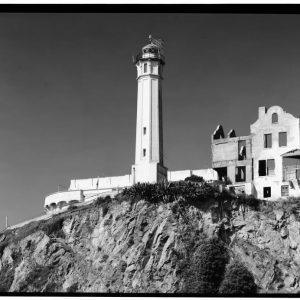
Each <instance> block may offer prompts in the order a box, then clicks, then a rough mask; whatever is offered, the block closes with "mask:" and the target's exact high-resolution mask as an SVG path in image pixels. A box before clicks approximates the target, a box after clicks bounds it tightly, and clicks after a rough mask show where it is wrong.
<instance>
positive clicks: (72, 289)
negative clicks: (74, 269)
mask: <svg viewBox="0 0 300 300" xmlns="http://www.w3.org/2000/svg"><path fill="white" fill-rule="evenodd" d="M77 290H78V283H77V282H76V283H73V284H72V285H70V286H69V287H68V288H67V290H66V292H67V293H76V292H77Z"/></svg>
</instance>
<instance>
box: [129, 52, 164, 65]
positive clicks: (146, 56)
mask: <svg viewBox="0 0 300 300" xmlns="http://www.w3.org/2000/svg"><path fill="white" fill-rule="evenodd" d="M149 58H151V59H153V60H160V61H161V62H162V64H164V63H165V56H164V55H162V54H161V53H139V54H137V55H136V56H133V63H134V64H135V63H136V62H137V61H139V60H146V59H149Z"/></svg>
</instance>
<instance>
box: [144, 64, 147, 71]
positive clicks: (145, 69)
mask: <svg viewBox="0 0 300 300" xmlns="http://www.w3.org/2000/svg"><path fill="white" fill-rule="evenodd" d="M144 73H147V64H144Z"/></svg>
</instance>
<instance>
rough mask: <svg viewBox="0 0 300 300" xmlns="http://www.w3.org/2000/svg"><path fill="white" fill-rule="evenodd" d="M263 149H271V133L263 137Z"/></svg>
mask: <svg viewBox="0 0 300 300" xmlns="http://www.w3.org/2000/svg"><path fill="white" fill-rule="evenodd" d="M264 147H265V148H272V134H271V133H268V134H265V135H264Z"/></svg>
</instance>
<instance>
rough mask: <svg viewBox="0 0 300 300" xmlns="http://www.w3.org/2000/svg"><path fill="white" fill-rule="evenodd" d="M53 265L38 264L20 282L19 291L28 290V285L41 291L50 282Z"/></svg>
mask: <svg viewBox="0 0 300 300" xmlns="http://www.w3.org/2000/svg"><path fill="white" fill-rule="evenodd" d="M52 269H53V267H50V266H46V267H45V266H40V265H37V266H35V268H34V269H33V270H32V271H31V272H30V273H29V274H28V275H27V277H26V278H25V279H24V280H23V282H22V283H21V284H20V288H19V291H20V292H26V291H28V286H32V287H33V288H34V289H35V290H38V291H41V290H42V288H43V287H44V286H45V285H46V284H47V283H48V279H49V275H50V273H51V271H52Z"/></svg>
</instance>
